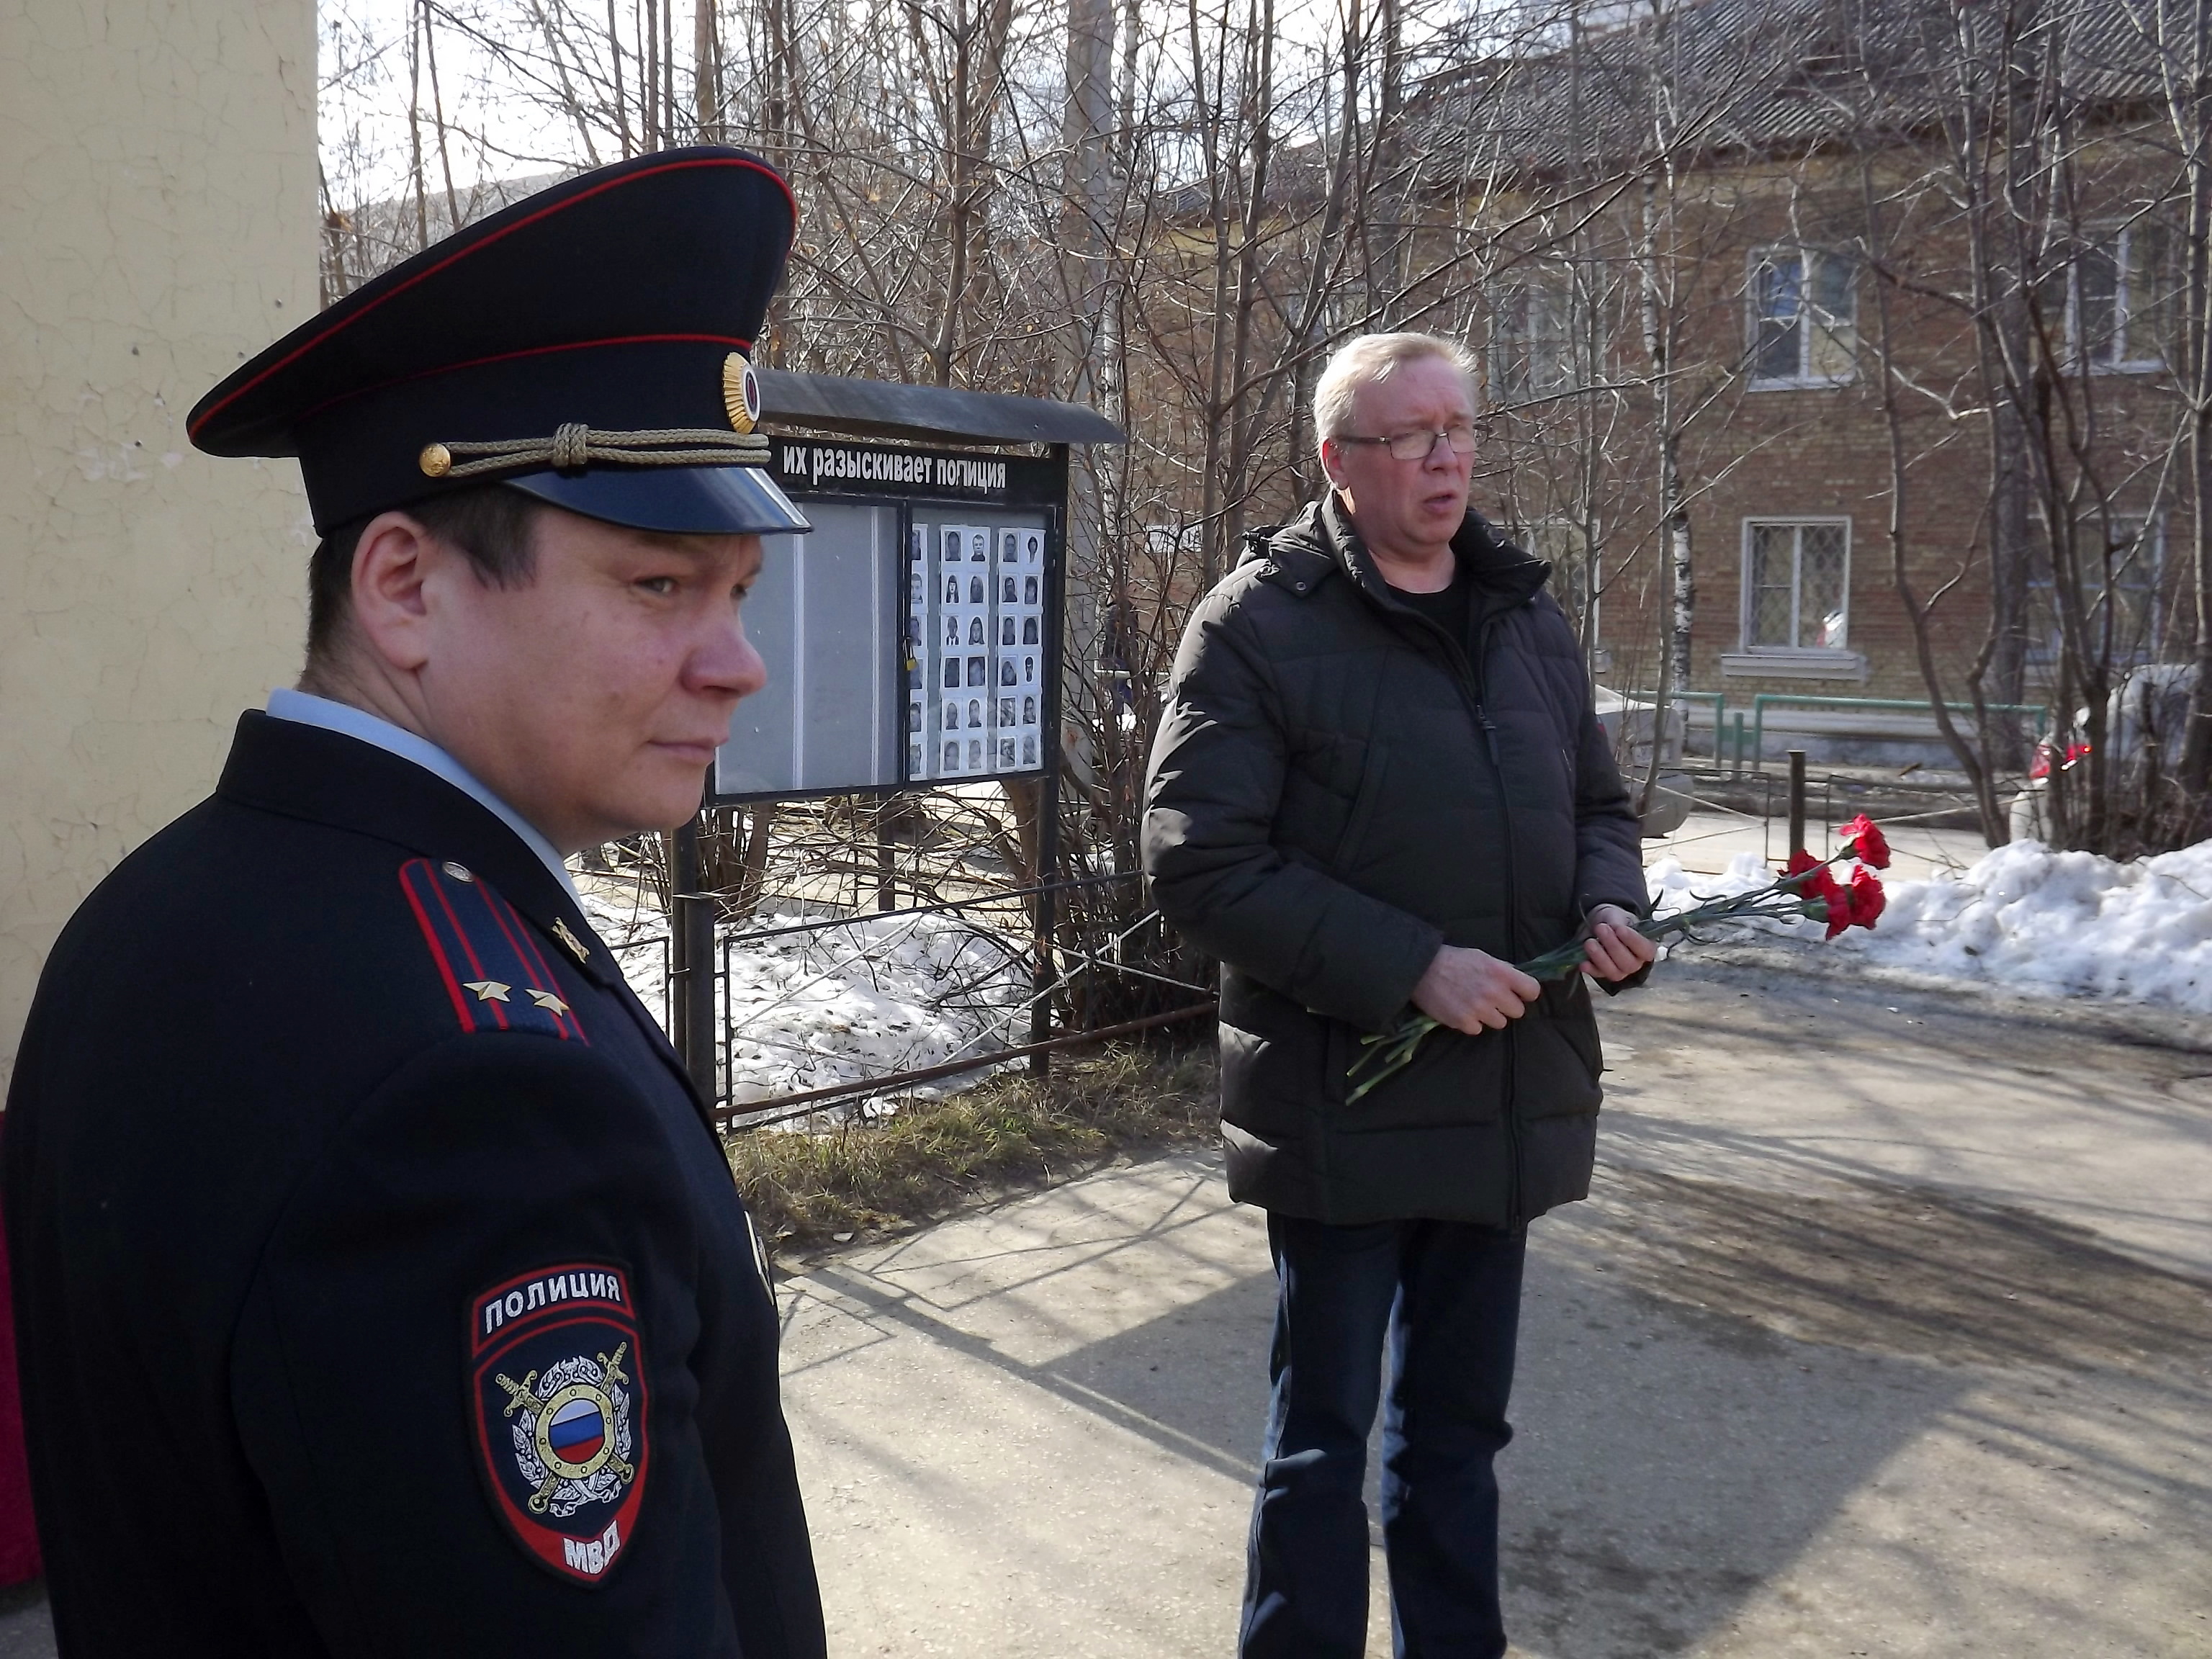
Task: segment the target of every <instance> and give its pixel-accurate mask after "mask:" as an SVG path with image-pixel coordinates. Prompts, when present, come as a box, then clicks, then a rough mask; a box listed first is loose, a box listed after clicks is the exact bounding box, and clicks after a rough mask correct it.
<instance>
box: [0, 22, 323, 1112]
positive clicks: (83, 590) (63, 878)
mask: <svg viewBox="0 0 2212 1659" xmlns="http://www.w3.org/2000/svg"><path fill="white" fill-rule="evenodd" d="M314 92H315V14H314V6H313V0H168V3H165V0H0V1086H4V1085H5V1081H6V1079H7V1076H8V1074H9V1073H11V1072H12V1070H13V1066H14V1060H15V1045H16V1042H17V1039H18V1036H19V1035H20V1033H21V1029H22V1022H23V1016H24V1014H25V1012H26V1011H27V1008H28V1006H29V1004H30V1000H31V994H32V991H33V987H34V986H35V985H36V983H37V980H38V974H39V969H40V964H41V963H43V962H44V961H45V958H46V951H47V950H48V948H49V947H50V946H51V945H52V942H53V939H54V936H55V935H56V933H58V932H59V931H60V928H61V927H62V924H63V923H64V922H65V921H67V920H68V919H69V915H70V911H71V910H73V909H74V908H76V904H77V902H78V901H79V900H80V899H82V897H83V896H84V895H85V894H86V893H88V892H89V891H90V890H92V888H93V887H94V885H95V884H97V883H98V882H99V881H100V878H101V877H102V876H104V875H105V874H106V872H108V871H110V870H111V869H112V868H113V867H114V866H115V865H116V864H117V862H118V860H121V859H122V857H123V856H124V854H126V853H128V852H129V851H130V850H131V848H133V847H136V846H137V845H138V843H140V842H143V841H144V840H145V839H146V838H147V836H149V835H151V834H152V833H153V832H154V831H155V830H156V829H159V828H160V827H161V825H162V824H163V823H167V821H168V820H169V819H170V818H173V817H175V816H176V815H177V814H178V813H179V812H180V811H184V810H185V808H186V807H188V806H190V805H191V804H192V803H193V802H194V801H195V800H197V799H200V798H201V797H202V796H204V795H205V794H206V793H208V791H209V789H210V787H212V785H213V783H214V781H215V778H216V772H217V770H218V769H219V768H220V766H221V763H222V756H223V753H224V751H225V750H226V749H227V747H228V739H229V733H230V729H231V726H232V725H233V723H234V721H235V720H236V719H237V716H238V713H239V711H240V709H241V708H247V707H251V706H255V705H258V703H259V702H260V701H261V700H262V699H263V698H264V696H266V694H267V692H268V690H269V688H270V686H272V685H277V684H289V681H290V680H291V678H292V677H293V675H294V674H295V672H296V671H297V667H298V661H299V654H300V647H301V637H302V635H303V634H304V632H305V627H306V623H305V617H306V599H305V593H306V586H307V550H308V548H309V547H310V546H311V545H312V544H313V532H312V531H311V530H310V528H309V526H308V524H307V510H306V503H305V501H304V498H303V497H302V496H301V492H300V483H299V469H298V467H297V466H296V465H295V464H294V463H293V462H291V461H289V460H284V461H239V460H229V461H218V460H215V459H211V458H210V457H208V456H204V455H202V454H200V453H198V452H197V451H196V450H194V449H193V448H192V447H191V445H190V444H189V443H188V442H187V441H185V434H184V417H185V413H186V411H187V410H189V409H190V408H191V404H192V403H193V402H194V401H195V400H196V399H197V398H198V397H199V395H200V394H201V393H202V392H204V391H205V390H206V389H207V388H208V387H209V386H211V385H213V384H214V383H215V381H216V380H218V379H220V378H221V377H222V375H223V374H226V373H227V372H228V370H229V369H231V368H234V366H235V365H236V364H237V363H238V362H240V361H241V360H242V359H244V358H246V357H247V356H251V355H252V353H254V352H255V351H258V349H260V348H261V347H263V346H264V345H265V344H267V343H269V342H270V340H271V339H273V338H275V337H276V336H277V335H278V334H280V333H282V332H283V331H284V330H286V329H288V328H289V327H291V326H292V325H294V324H295V323H296V322H298V321H300V320H301V319H304V318H306V317H307V316H308V315H309V314H311V313H313V310H314V307H315V304H316V296H317V289H316V277H315V240H314V239H315V164H316V163H315V122H314ZM251 882H252V873H251V872H240V890H241V896H245V895H246V892H247V891H248V890H250V886H251ZM176 950H177V968H178V971H179V973H189V972H191V957H192V944H191V940H189V939H179V940H178V941H177V942H176ZM118 1017H119V1018H129V1017H130V1016H129V1013H128V1011H125V1010H118Z"/></svg>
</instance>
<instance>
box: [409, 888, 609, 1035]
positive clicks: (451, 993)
mask: <svg viewBox="0 0 2212 1659" xmlns="http://www.w3.org/2000/svg"><path fill="white" fill-rule="evenodd" d="M399 885H400V889H401V890H402V891H404V893H405V894H406V896H407V908H409V909H410V910H411V911H412V912H413V913H414V916H415V925H416V927H419V928H421V929H422V939H423V942H424V943H425V944H427V945H428V946H429V947H430V958H431V961H432V962H433V963H435V964H436V967H437V969H438V978H439V980H440V981H441V983H442V984H443V985H444V986H445V987H446V994H447V997H448V998H449V999H450V1000H452V1002H453V1012H454V1013H455V1014H456V1015H457V1016H458V1017H459V1019H460V1022H461V1029H462V1030H464V1031H488V1030H501V1031H534V1032H537V1033H538V1034H539V1035H541V1036H556V1037H559V1038H560V1039H561V1040H562V1042H572V1041H573V1042H583V1043H586V1044H588V1043H589V1042H591V1039H590V1038H589V1037H587V1036H585V1035H584V1024H583V1022H582V1021H581V1020H580V1019H579V1018H577V1017H576V1012H575V1010H574V1009H573V1008H572V1007H570V1006H568V1000H567V999H566V998H564V997H563V996H562V994H561V981H560V979H559V977H558V976H557V975H556V974H555V973H554V972H553V969H552V968H551V967H550V964H549V963H547V961H546V959H545V955H544V952H543V951H540V950H539V949H538V941H537V939H536V937H535V936H534V935H533V934H532V931H531V928H530V926H529V924H528V923H526V922H525V921H523V919H522V917H521V915H520V914H519V913H518V912H517V911H516V909H515V908H514V907H513V905H511V904H509V903H508V902H507V900H506V899H505V898H503V897H502V896H501V895H500V893H499V892H498V890H496V889H495V888H494V887H493V886H492V885H491V884H490V883H489V882H487V881H485V880H484V879H483V878H482V877H481V876H477V875H472V874H471V873H470V872H467V871H465V870H462V869H461V868H460V867H459V866H444V865H439V864H435V863H433V862H432V861H431V860H428V859H422V858H416V859H410V860H408V861H407V862H406V863H405V864H404V865H402V866H400V867H399ZM464 969H465V971H466V972H467V973H468V974H469V975H471V977H470V978H468V979H466V980H464V979H463V978H462V977H461V974H462V972H463V971H464ZM464 992H472V993H474V999H473V1000H471V998H470V997H467V996H465V995H463V993H464ZM483 1008H489V1010H490V1011H491V1018H489V1020H487V1019H485V1018H483V1015H482V1014H480V1013H479V1012H478V1010H479V1009H483Z"/></svg>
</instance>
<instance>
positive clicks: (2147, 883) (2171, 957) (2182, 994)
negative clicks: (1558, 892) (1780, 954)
mask: <svg viewBox="0 0 2212 1659" xmlns="http://www.w3.org/2000/svg"><path fill="white" fill-rule="evenodd" d="M1645 876H1646V878H1647V879H1648V880H1649V881H1650V884H1651V890H1652V893H1653V896H1655V898H1656V899H1657V900H1658V902H1659V908H1661V910H1662V911H1672V910H1681V909H1686V908H1689V907H1690V906H1691V905H1692V904H1693V903H1696V902H1698V899H1699V897H1700V896H1702V897H1705V898H1711V897H1717V896H1721V895H1723V894H1727V893H1739V892H1747V891H1749V890H1752V889H1753V888H1756V887H1761V886H1764V885H1765V884H1766V883H1767V882H1769V881H1771V880H1772V879H1773V878H1772V876H1771V874H1770V873H1769V872H1768V871H1767V868H1766V866H1765V865H1763V864H1761V863H1760V862H1759V860H1758V859H1756V858H1755V857H1753V856H1751V855H1749V854H1745V855H1743V856H1741V857H1739V858H1738V859H1737V860H1735V863H1734V864H1732V865H1731V866H1729V870H1728V872H1727V873H1726V874H1724V875H1721V876H1693V875H1690V874H1687V873H1686V872H1684V871H1683V869H1682V867H1681V866H1680V865H1679V864H1678V863H1676V862H1675V861H1674V860H1672V859H1664V860H1660V861H1659V862H1658V863H1656V864H1655V865H1653V866H1651V867H1650V869H1649V870H1647V871H1646V872H1645ZM1885 885H1887V888H1888V890H1889V908H1887V910H1886V911H1885V912H1884V913H1883V915H1882V917H1881V922H1880V923H1879V924H1878V925H1877V926H1876V927H1875V930H1874V931H1873V932H1872V933H1866V932H1862V931H1859V930H1857V929H1854V930H1853V931H1851V932H1850V933H1845V934H1844V935H1842V936H1841V937H1840V938H1838V939H1834V940H1832V941H1831V942H1830V944H1829V945H1826V947H1823V948H1826V949H1832V950H1834V949H1843V950H1850V951H1855V952H1857V954H1858V955H1859V956H1860V957H1862V958H1863V959H1864V960H1865V961H1868V962H1869V963H1878V964H1880V965H1881V966H1882V967H1885V968H1895V969H1908V970H1910V971H1911V972H1913V973H1916V974H1919V975H1927V976H1929V977H1932V978H1936V979H1945V980H1972V981H1980V982H1983V983H1985V984H1990V985H1994V986H1997V987H2002V988H2003V989H2006V990H2008V991H2020V992H2027V993H2030V994H2039V995H2045V996H2076V997H2097V998H2106V999H2111V1000H2125V1001H2136V1002H2149V1003H2160V1004H2164V1005H2166V1006H2170V1007H2175V1008H2180V1009H2185V1010H2187V1011H2189V1012H2194V1013H2204V1014H2212V842H2200V843H2198V844H2197V846H2194V847H2185V848H2181V849H2180V850H2179V852H2173V853H2166V854H2160V855H2159V856H2158V857H2156V858H2148V859H2140V860H2135V861H2133V862H2131V863H2127V864H2119V863H2115V862H2114V861H2113V860H2111V859H2106V858H2100V857H2099V856H2097V855H2096V854H2093V853H2054V852H2052V851H2051V849H2050V848H2047V847H2045V846H2044V845H2043V844H2042V843H2041V842H2033V841H2022V842H2014V843H2012V844H2011V845H2010V846H2008V847H2000V848H1996V850H1995V851H1993V852H1991V853H1989V854H1986V855H1984V857H1983V858H1982V860H1980V862H1978V863H1977V864H1976V865H1975V866H1973V867H1972V869H1970V870H1968V871H1966V872H1965V873H1964V874H1962V875H1958V876H1942V877H1938V878H1936V879H1934V880H1932V881H1891V882H1887V883H1885ZM1753 927H1759V928H1762V929H1764V930H1766V931H1771V932H1775V933H1781V934H1783V935H1784V936H1785V937H1790V938H1793V939H1805V940H1808V941H1809V940H1817V939H1819V938H1820V935H1821V933H1823V932H1824V931H1825V929H1824V928H1823V927H1822V926H1821V925H1820V923H1818V922H1814V921H1796V920H1790V921H1781V922H1775V923H1751V924H1746V925H1745V927H1744V928H1742V929H1741V930H1739V936H1741V933H1743V932H1748V931H1749V930H1750V929H1751V928H1753Z"/></svg>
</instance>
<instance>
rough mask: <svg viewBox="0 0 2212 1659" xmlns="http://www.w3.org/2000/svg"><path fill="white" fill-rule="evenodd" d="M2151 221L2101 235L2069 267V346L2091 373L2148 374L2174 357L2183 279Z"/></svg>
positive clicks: (2168, 240)
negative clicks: (2180, 278)
mask: <svg viewBox="0 0 2212 1659" xmlns="http://www.w3.org/2000/svg"><path fill="white" fill-rule="evenodd" d="M2176 264H2177V261H2176V259H2175V258H2174V248H2173V239H2172V236H2171V235H2170V234H2168V233H2167V230H2166V227H2165V226H2163V225H2161V224H2160V223H2158V222H2155V221H2153V220H2143V221H2142V222H2138V223H2136V224H2131V225H2124V226H2121V227H2119V228H2117V229H2109V230H2105V231H2101V232H2099V233H2095V234H2093V235H2091V236H2090V237H2089V238H2088V240H2087V241H2086V242H2085V243H2083V244H2082V245H2081V247H2080V249H2079V250H2078V251H2077V252H2075V256H2074V258H2073V259H2072V260H2071V261H2070V262H2069V264H2068V265H2067V267H2066V273H2065V274H2066V295H2065V301H2066V343H2067V348H2068V350H2069V352H2070V353H2071V354H2072V355H2073V357H2074V361H2075V362H2077V363H2078V362H2084V361H2086V362H2087V366H2088V367H2089V368H2093V369H2108V370H2114V371H2118V372H2122V373H2130V372H2132V373H2142V372H2143V371H2146V370H2150V369H2156V368H2164V367H2165V366H2166V363H2167V362H2170V361H2171V360H2172V351H2173V349H2174V347H2175V344H2176V343H2177V338H2178V335H2177V327H2178V324H2179V316H2178V314H2177V313H2178V305H2179V286H2180V282H2179V272H2178V271H2177V270H2176V269H2175V266H2176Z"/></svg>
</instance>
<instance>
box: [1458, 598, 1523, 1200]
mask: <svg viewBox="0 0 2212 1659" xmlns="http://www.w3.org/2000/svg"><path fill="white" fill-rule="evenodd" d="M1510 609H1511V607H1510V606H1508V607H1506V610H1510ZM1504 620H1505V610H1500V611H1496V612H1494V613H1492V615H1490V616H1488V617H1484V618H1483V620H1482V629H1481V632H1480V635H1479V636H1478V637H1477V640H1476V641H1475V654H1474V662H1473V663H1471V664H1469V665H1468V671H1469V673H1470V676H1471V677H1472V678H1473V680H1474V718H1475V720H1477V721H1478V722H1479V723H1480V725H1481V726H1482V740H1483V744H1484V746H1485V747H1486V748H1487V749H1488V750H1490V769H1491V770H1492V772H1494V773H1496V774H1497V775H1498V811H1499V812H1500V813H1502V814H1503V815H1504V819H1505V890H1506V893H1507V895H1508V898H1509V902H1508V904H1507V906H1506V913H1505V939H1506V946H1505V948H1506V949H1507V950H1508V951H1511V952H1512V953H1513V955H1514V956H1518V955H1519V954H1520V951H1521V872H1520V870H1519V868H1518V866H1516V862H1515V860H1514V849H1513V792H1512V791H1511V790H1510V789H1509V788H1507V787H1505V762H1504V757H1502V756H1501V755H1500V754H1499V753H1498V727H1497V726H1496V724H1495V723H1494V722H1492V720H1491V718H1490V681H1489V676H1488V673H1487V670H1488V668H1489V665H1490V640H1491V635H1492V634H1494V633H1495V632H1496V631H1497V629H1498V625H1499V624H1500V623H1503V622H1504ZM1506 960H1507V961H1509V962H1510V961H1511V960H1512V957H1510V956H1509V957H1507V958H1506ZM1499 1035H1500V1036H1503V1037H1504V1039H1505V1100H1504V1106H1503V1108H1502V1109H1501V1111H1500V1114H1499V1115H1500V1116H1501V1117H1502V1118H1503V1119H1504V1123H1505V1160H1506V1164H1507V1165H1508V1168H1509V1173H1510V1176H1511V1184H1510V1187H1509V1188H1508V1196H1507V1198H1506V1201H1505V1226H1506V1230H1507V1231H1509V1232H1510V1231H1512V1230H1513V1229H1515V1228H1516V1227H1518V1226H1520V1225H1521V1209H1522V1190H1521V1115H1520V1113H1519V1112H1517V1111H1516V1110H1515V1109H1514V1098H1513V1096H1514V1086H1515V1084H1516V1081H1517V1079H1516V1073H1517V1072H1518V1071H1519V1067H1518V1066H1516V1065H1515V1063H1514V1061H1515V1058H1516V1053H1517V1051H1518V1048H1519V1046H1520V1045H1519V1042H1518V1041H1517V1033H1516V1022H1514V1021H1510V1020H1509V1021H1508V1022H1507V1023H1506V1026H1505V1029H1504V1031H1502V1032H1500V1033H1499Z"/></svg>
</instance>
